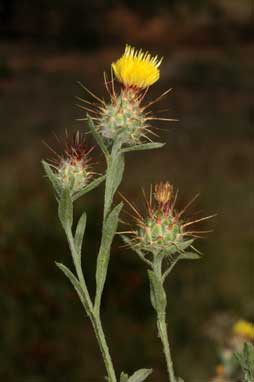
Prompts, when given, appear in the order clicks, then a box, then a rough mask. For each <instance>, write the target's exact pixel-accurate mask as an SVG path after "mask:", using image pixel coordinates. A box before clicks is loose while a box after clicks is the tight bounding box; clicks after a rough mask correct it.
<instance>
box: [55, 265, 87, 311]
mask: <svg viewBox="0 0 254 382" xmlns="http://www.w3.org/2000/svg"><path fill="white" fill-rule="evenodd" d="M55 264H56V266H57V267H58V268H59V269H61V271H62V272H63V273H64V274H65V276H66V277H67V278H68V279H69V281H70V282H71V284H72V285H73V286H74V288H75V290H76V292H77V294H78V296H79V298H80V301H81V303H82V305H83V306H84V308H85V310H86V312H87V314H89V313H90V309H89V306H88V303H87V301H86V297H85V295H84V293H83V290H82V288H81V286H80V283H79V281H78V279H77V278H76V277H75V276H74V274H73V273H72V272H71V271H70V270H69V268H67V267H66V266H65V265H64V264H62V263H58V262H55Z"/></svg>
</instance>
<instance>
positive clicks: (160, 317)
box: [153, 253, 176, 382]
mask: <svg viewBox="0 0 254 382" xmlns="http://www.w3.org/2000/svg"><path fill="white" fill-rule="evenodd" d="M162 260H163V258H162V256H160V254H159V253H156V254H154V258H153V269H154V273H155V274H156V277H157V279H158V280H159V281H160V283H161V287H162V288H164V287H163V276H162ZM156 312H157V326H158V332H159V337H160V339H161V342H162V346H163V352H164V355H165V359H166V364H167V371H168V376H169V382H176V377H175V373H174V367H173V360H172V356H171V351H170V346H169V339H168V332H167V324H166V308H165V309H163V310H159V309H156Z"/></svg>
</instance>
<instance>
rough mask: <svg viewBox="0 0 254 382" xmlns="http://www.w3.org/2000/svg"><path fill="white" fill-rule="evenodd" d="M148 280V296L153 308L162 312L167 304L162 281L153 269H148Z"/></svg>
mask: <svg viewBox="0 0 254 382" xmlns="http://www.w3.org/2000/svg"><path fill="white" fill-rule="evenodd" d="M147 272H148V277H149V280H150V296H151V303H152V306H153V308H154V309H155V310H156V311H158V312H164V311H165V309H166V306H167V297H166V293H165V291H164V288H163V285H162V282H161V281H160V280H159V279H158V278H157V276H156V274H155V273H154V272H153V271H150V270H148V271H147Z"/></svg>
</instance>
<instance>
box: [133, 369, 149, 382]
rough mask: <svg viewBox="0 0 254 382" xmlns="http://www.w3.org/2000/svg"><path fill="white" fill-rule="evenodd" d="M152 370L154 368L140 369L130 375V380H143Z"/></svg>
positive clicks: (139, 381)
mask: <svg viewBox="0 0 254 382" xmlns="http://www.w3.org/2000/svg"><path fill="white" fill-rule="evenodd" d="M152 372H153V370H152V369H140V370H138V371H136V372H135V373H134V374H133V375H132V376H131V377H129V379H128V382H143V381H144V380H145V379H146V378H147V377H149V375H150V374H151V373H152Z"/></svg>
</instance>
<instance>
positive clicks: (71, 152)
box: [51, 131, 94, 195]
mask: <svg viewBox="0 0 254 382" xmlns="http://www.w3.org/2000/svg"><path fill="white" fill-rule="evenodd" d="M92 150H93V148H91V149H87V147H86V144H85V140H84V136H83V135H81V134H80V133H79V132H78V131H77V132H76V133H75V134H74V135H73V137H72V138H71V137H69V135H68V133H67V132H66V142H65V150H64V155H62V156H61V155H58V154H57V153H55V152H54V153H55V155H56V160H54V161H53V164H52V165H51V167H53V168H54V169H55V177H56V179H57V181H58V183H59V185H60V188H61V189H66V188H68V189H69V190H70V193H71V195H74V194H75V193H77V192H79V191H81V190H82V189H83V188H84V187H85V186H86V185H87V184H88V183H89V182H90V180H91V178H92V176H93V174H94V173H93V172H92V168H91V163H90V162H91V161H90V157H89V154H90V152H91V151H92Z"/></svg>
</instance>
